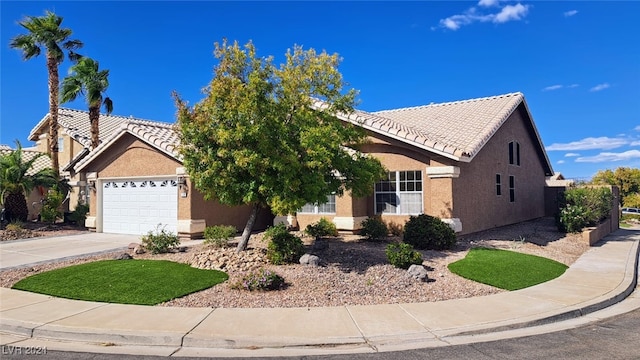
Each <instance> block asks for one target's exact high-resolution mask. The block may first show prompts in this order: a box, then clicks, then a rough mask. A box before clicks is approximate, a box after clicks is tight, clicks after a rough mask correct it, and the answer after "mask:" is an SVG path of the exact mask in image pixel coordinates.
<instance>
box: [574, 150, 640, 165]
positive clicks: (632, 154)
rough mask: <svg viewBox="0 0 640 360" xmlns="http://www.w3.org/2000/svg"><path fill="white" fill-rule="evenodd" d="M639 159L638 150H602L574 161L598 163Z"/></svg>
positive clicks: (639, 153)
mask: <svg viewBox="0 0 640 360" xmlns="http://www.w3.org/2000/svg"><path fill="white" fill-rule="evenodd" d="M632 159H640V150H629V151H625V152H621V153H610V152H603V153H600V154H598V155H596V156H587V157H579V158H577V159H576V162H589V163H599V162H607V161H626V160H632Z"/></svg>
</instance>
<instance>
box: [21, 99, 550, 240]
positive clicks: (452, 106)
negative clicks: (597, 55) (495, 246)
mask: <svg viewBox="0 0 640 360" xmlns="http://www.w3.org/2000/svg"><path fill="white" fill-rule="evenodd" d="M314 106H315V108H317V109H318V110H321V109H322V108H323V106H324V104H323V103H322V102H320V101H318V102H316V103H315V105H314ZM60 113H61V114H62V116H60V118H61V120H60V124H61V126H62V127H64V128H65V130H64V133H63V134H65V135H63V136H62V138H63V139H62V141H63V142H64V141H70V140H71V139H73V140H74V141H76V142H77V143H78V144H77V145H76V144H75V143H73V145H72V146H73V148H71V149H70V148H68V147H65V148H64V151H67V152H68V154H69V155H68V158H65V161H67V165H66V166H65V167H64V169H65V170H67V171H69V174H70V176H72V177H74V178H75V179H78V180H77V181H78V184H80V185H81V186H84V187H85V189H86V190H85V191H86V194H88V196H89V202H90V209H91V210H90V214H89V217H88V218H87V223H86V225H87V226H88V227H90V228H92V229H95V231H99V232H120V233H146V231H148V230H150V229H152V228H154V227H155V226H156V225H157V224H158V223H160V224H163V225H166V226H167V229H170V230H174V229H175V231H177V232H178V233H179V234H180V235H181V236H182V237H191V238H192V237H198V236H200V235H201V234H202V231H203V230H204V227H205V226H210V225H214V224H228V225H234V226H236V227H237V228H238V229H242V227H243V226H244V222H245V220H246V218H247V215H248V213H249V208H248V207H242V206H241V207H234V208H229V207H226V206H222V205H220V204H217V203H215V202H212V201H205V200H204V198H203V196H202V195H201V194H200V193H199V192H198V191H197V190H195V189H194V188H193V186H192V184H191V182H190V180H189V178H188V176H187V175H186V173H185V171H184V168H183V167H182V163H181V160H180V157H179V155H178V154H177V152H176V146H177V144H178V136H177V134H176V133H175V132H174V128H173V125H172V124H167V123H160V122H154V121H148V120H140V119H133V118H127V117H118V116H111V115H109V116H107V115H101V117H100V127H101V144H100V146H98V147H97V148H96V149H94V150H92V151H88V139H89V133H88V126H89V125H88V124H89V121H88V114H87V113H86V112H82V111H77V110H70V109H61V110H60ZM338 117H339V118H340V119H341V120H343V121H345V122H347V123H351V124H355V125H357V126H361V127H362V128H364V129H365V130H366V131H367V133H368V136H369V140H370V142H369V143H368V144H366V145H365V146H364V147H362V148H361V149H360V151H362V152H364V153H367V154H370V155H371V156H375V157H377V158H378V159H380V161H381V162H382V164H383V165H384V166H385V167H386V168H387V169H388V173H387V175H386V177H385V178H384V179H382V180H381V181H379V182H378V183H377V184H375V187H374V188H372V189H371V195H370V196H367V197H364V198H353V197H351V196H350V195H349V194H344V195H343V196H341V197H338V196H335V195H330V196H328V197H327V202H326V203H324V204H308V205H306V206H304V207H303V208H302V209H300V211H298V212H297V213H296V214H290V215H288V216H281V217H276V218H275V220H273V221H274V222H285V223H288V224H290V225H294V226H296V225H297V226H299V227H300V228H301V229H304V228H305V227H306V225H308V224H310V223H312V222H315V221H317V220H318V219H320V218H321V217H326V218H328V219H330V220H332V221H333V222H334V223H335V224H336V226H337V227H338V229H340V230H345V231H357V230H358V229H359V228H360V226H361V222H362V221H363V220H364V219H366V218H367V217H370V216H381V217H382V219H383V220H384V221H386V222H391V223H396V224H399V225H402V224H404V222H405V221H406V220H408V218H409V216H411V215H417V214H421V213H425V214H429V215H433V216H436V217H439V218H441V219H443V221H445V222H447V223H449V224H450V226H451V227H452V228H454V229H455V230H456V232H458V233H459V234H466V233H472V232H477V231H481V230H485V229H489V228H493V227H497V226H503V225H507V224H512V223H517V222H520V221H525V220H530V219H534V218H538V217H541V216H545V196H544V192H545V180H546V179H547V178H549V177H551V176H553V175H554V173H553V169H552V167H551V164H550V162H549V159H548V157H547V155H546V152H545V150H544V147H543V145H542V141H541V139H540V135H539V134H538V131H537V129H536V126H535V124H534V122H533V118H532V116H531V113H530V111H529V108H528V106H527V103H526V101H525V98H524V95H523V94H521V93H510V94H504V95H499V96H492V97H485V98H478V99H471V100H464V101H456V102H449V103H441V104H431V105H426V106H418V107H412V108H403V109H393V110H387V111H378V112H365V111H359V110H357V111H355V112H353V113H351V114H340V115H338ZM46 119H47V117H45V119H43V121H41V123H42V124H39V126H37V127H36V128H34V131H32V135H33V136H34V137H36V138H38V139H40V141H41V142H42V143H44V142H45V141H44V140H46V136H47V135H46V134H47V133H46V121H45V120H46ZM83 126H84V128H82V129H83V130H80V128H81V127H83ZM103 128H104V129H106V130H105V131H103ZM36 130H37V131H36ZM65 136H67V137H65ZM59 141H60V140H59ZM64 145H65V146H66V145H67V143H66V142H65V143H64ZM41 146H44V145H43V144H41ZM76 146H77V147H78V148H81V149H80V150H79V149H76ZM44 149H46V147H45V148H44ZM60 162H61V164H64V163H65V162H64V161H63V160H61V161H60ZM272 219H273V216H272V215H271V214H270V212H269V211H268V210H265V211H264V212H263V213H262V214H261V216H260V218H259V221H258V224H257V228H264V227H266V226H267V225H268V224H269V223H271V221H272Z"/></svg>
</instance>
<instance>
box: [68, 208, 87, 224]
mask: <svg viewBox="0 0 640 360" xmlns="http://www.w3.org/2000/svg"><path fill="white" fill-rule="evenodd" d="M88 213H89V205H87V204H82V203H78V205H76V208H75V209H74V210H73V211H72V212H71V214H70V215H69V220H70V221H71V222H72V223H74V224H77V225H81V226H84V222H85V220H87V214H88Z"/></svg>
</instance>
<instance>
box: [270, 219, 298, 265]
mask: <svg viewBox="0 0 640 360" xmlns="http://www.w3.org/2000/svg"><path fill="white" fill-rule="evenodd" d="M265 239H267V240H269V244H268V245H267V260H269V262H271V263H272V264H275V265H280V264H286V263H295V262H298V260H300V257H301V256H302V255H304V244H303V243H302V240H301V239H300V238H299V237H297V236H295V235H293V234H291V233H290V232H289V231H288V230H287V228H286V226H285V225H284V224H278V225H276V226H273V227H270V228H269V229H267V231H265Z"/></svg>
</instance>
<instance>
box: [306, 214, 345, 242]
mask: <svg viewBox="0 0 640 360" xmlns="http://www.w3.org/2000/svg"><path fill="white" fill-rule="evenodd" d="M304 232H306V233H307V234H309V235H311V236H313V237H315V238H320V237H324V236H338V229H336V224H334V223H333V222H331V221H329V220H327V219H326V218H320V220H319V221H318V222H317V223H314V224H309V225H307V228H306V229H305V230H304Z"/></svg>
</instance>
